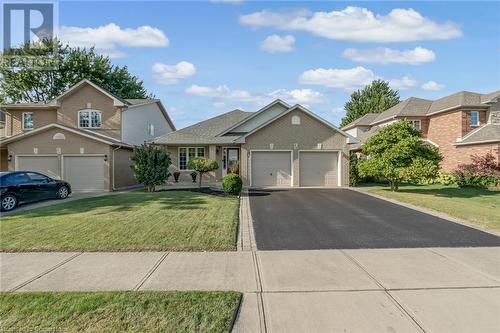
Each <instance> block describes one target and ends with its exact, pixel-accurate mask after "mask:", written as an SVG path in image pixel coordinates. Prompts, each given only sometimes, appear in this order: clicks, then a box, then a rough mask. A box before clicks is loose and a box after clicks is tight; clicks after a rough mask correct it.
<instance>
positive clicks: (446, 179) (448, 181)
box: [418, 171, 457, 185]
mask: <svg viewBox="0 0 500 333" xmlns="http://www.w3.org/2000/svg"><path fill="white" fill-rule="evenodd" d="M456 183H457V178H456V177H455V175H454V174H453V173H451V172H446V171H439V172H438V174H437V177H435V178H426V179H423V180H421V181H420V182H419V183H418V184H421V185H434V184H439V185H453V184H456Z"/></svg>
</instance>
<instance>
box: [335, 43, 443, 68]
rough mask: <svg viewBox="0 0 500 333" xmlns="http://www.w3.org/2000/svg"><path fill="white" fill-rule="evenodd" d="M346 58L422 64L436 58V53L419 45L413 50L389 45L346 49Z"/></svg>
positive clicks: (371, 62) (376, 61) (382, 62)
mask: <svg viewBox="0 0 500 333" xmlns="http://www.w3.org/2000/svg"><path fill="white" fill-rule="evenodd" d="M342 55H343V56H344V58H347V59H350V60H352V61H354V62H359V63H365V64H381V65H387V64H409V65H420V64H423V63H427V62H432V61H434V60H436V54H435V53H434V52H433V51H432V50H429V49H426V48H423V47H420V46H417V47H416V48H414V49H412V50H403V51H400V50H394V49H390V48H387V47H378V48H374V49H354V48H349V49H345V50H344V52H343V53H342Z"/></svg>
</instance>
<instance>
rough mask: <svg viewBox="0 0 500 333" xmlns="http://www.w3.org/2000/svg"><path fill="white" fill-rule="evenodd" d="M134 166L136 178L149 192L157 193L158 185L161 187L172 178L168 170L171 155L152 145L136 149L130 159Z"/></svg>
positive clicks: (132, 166)
mask: <svg viewBox="0 0 500 333" xmlns="http://www.w3.org/2000/svg"><path fill="white" fill-rule="evenodd" d="M130 159H131V160H132V161H133V162H134V164H133V165H131V168H132V170H134V174H135V178H136V179H137V181H138V182H139V183H141V184H144V185H146V187H147V188H148V191H149V192H154V191H155V186H156V185H161V184H163V183H165V181H166V180H167V179H168V177H170V172H169V170H168V168H169V166H170V164H171V161H170V156H169V154H168V153H167V152H166V151H165V150H163V149H161V148H158V147H155V146H152V145H144V144H143V145H142V146H139V147H136V148H134V153H133V154H132V157H131V158H130Z"/></svg>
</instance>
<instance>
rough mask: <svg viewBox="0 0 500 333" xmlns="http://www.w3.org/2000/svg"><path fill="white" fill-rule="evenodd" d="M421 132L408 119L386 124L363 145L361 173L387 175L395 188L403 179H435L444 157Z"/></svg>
mask: <svg viewBox="0 0 500 333" xmlns="http://www.w3.org/2000/svg"><path fill="white" fill-rule="evenodd" d="M421 135H422V133H421V132H420V131H419V130H417V129H415V128H414V127H413V126H412V125H411V124H410V122H408V121H405V120H403V121H398V122H396V123H394V124H391V125H388V126H386V127H384V128H382V129H381V130H380V131H379V132H378V133H376V134H375V135H374V136H372V137H371V138H370V139H368V141H367V142H366V143H365V144H364V145H363V147H362V152H363V154H364V156H362V158H361V160H360V162H359V172H360V175H361V176H362V177H368V176H372V177H384V178H385V179H387V180H388V181H389V184H390V185H391V191H397V190H398V188H399V184H401V182H402V181H418V180H421V179H424V178H427V179H432V178H433V177H435V176H436V175H437V172H438V169H439V166H438V165H439V162H440V161H441V159H442V157H441V155H440V154H439V151H438V149H437V148H436V147H434V146H432V145H430V144H428V143H426V142H423V141H422V140H421Z"/></svg>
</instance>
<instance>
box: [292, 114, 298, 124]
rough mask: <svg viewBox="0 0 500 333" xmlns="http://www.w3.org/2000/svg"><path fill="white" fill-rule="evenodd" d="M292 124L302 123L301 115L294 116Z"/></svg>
mask: <svg viewBox="0 0 500 333" xmlns="http://www.w3.org/2000/svg"><path fill="white" fill-rule="evenodd" d="M292 125H300V117H299V116H293V117H292Z"/></svg>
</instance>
